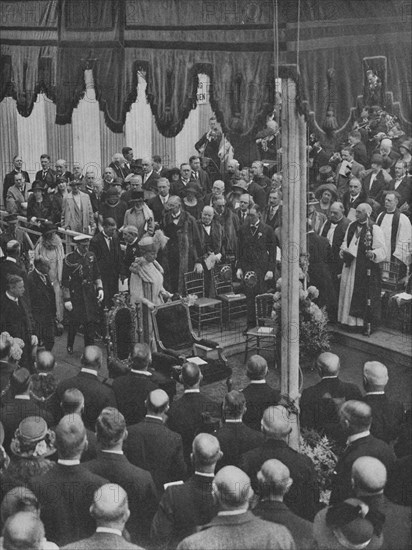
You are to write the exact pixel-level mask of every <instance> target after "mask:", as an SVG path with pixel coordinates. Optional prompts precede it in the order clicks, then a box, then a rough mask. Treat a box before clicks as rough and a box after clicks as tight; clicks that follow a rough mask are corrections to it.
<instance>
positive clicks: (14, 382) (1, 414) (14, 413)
mask: <svg viewBox="0 0 412 550" xmlns="http://www.w3.org/2000/svg"><path fill="white" fill-rule="evenodd" d="M28 416H35V417H41V418H44V420H45V421H46V422H47V424H48V425H49V426H52V425H53V420H54V419H53V416H52V415H51V413H49V412H48V411H46V410H44V409H42V408H41V407H40V405H39V403H38V401H36V400H35V399H34V398H33V397H32V395H31V379H30V373H29V371H28V370H27V369H25V368H18V369H16V370H15V371H13V372H12V374H11V375H10V386H9V389H8V391H7V393H6V395H5V396H3V397H2V399H1V409H0V421H1V423H2V424H3V428H4V448H5V450H6V452H9V447H10V443H11V440H12V438H13V437H14V433H15V431H16V430H17V428H18V427H19V424H20V422H21V421H22V420H23V419H24V418H27V417H28Z"/></svg>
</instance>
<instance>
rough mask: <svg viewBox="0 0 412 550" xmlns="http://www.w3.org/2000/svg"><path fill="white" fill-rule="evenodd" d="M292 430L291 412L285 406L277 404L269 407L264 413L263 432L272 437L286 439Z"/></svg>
mask: <svg viewBox="0 0 412 550" xmlns="http://www.w3.org/2000/svg"><path fill="white" fill-rule="evenodd" d="M291 431H292V425H291V422H290V418H289V412H288V410H287V409H286V408H285V407H282V406H281V405H277V406H276V407H268V408H267V409H266V410H265V412H264V413H263V418H262V432H263V433H264V435H265V436H266V437H268V438H271V439H284V438H285V437H287V436H288V435H289V434H290V432H291Z"/></svg>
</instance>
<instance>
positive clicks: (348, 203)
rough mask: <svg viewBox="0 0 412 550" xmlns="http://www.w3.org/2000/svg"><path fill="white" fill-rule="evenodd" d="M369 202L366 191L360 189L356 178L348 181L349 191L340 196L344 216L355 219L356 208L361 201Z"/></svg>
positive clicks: (360, 185) (359, 183)
mask: <svg viewBox="0 0 412 550" xmlns="http://www.w3.org/2000/svg"><path fill="white" fill-rule="evenodd" d="M365 202H366V203H369V201H368V195H367V193H366V192H365V191H364V190H363V189H362V184H361V182H360V181H359V180H358V179H357V178H352V179H351V180H350V181H349V191H346V192H345V193H344V194H343V197H342V204H343V208H344V211H345V216H346V217H347V218H348V219H349V220H350V221H351V222H353V221H354V220H355V219H356V209H357V207H358V206H359V205H360V204H362V203H365Z"/></svg>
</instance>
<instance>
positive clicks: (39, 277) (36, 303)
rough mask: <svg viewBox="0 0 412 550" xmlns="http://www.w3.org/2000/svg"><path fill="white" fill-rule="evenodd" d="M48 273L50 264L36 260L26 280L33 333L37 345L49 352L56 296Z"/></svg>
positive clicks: (53, 329)
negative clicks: (36, 339) (33, 326)
mask: <svg viewBox="0 0 412 550" xmlns="http://www.w3.org/2000/svg"><path fill="white" fill-rule="evenodd" d="M49 271H50V262H49V261H48V260H47V259H46V258H43V257H41V258H36V259H35V260H34V269H33V271H31V272H30V273H29V275H28V277H27V279H28V292H29V295H30V303H31V311H32V314H33V320H34V323H35V333H36V335H37V337H38V339H39V344H40V345H41V346H42V345H44V347H45V349H46V350H48V351H51V350H52V349H53V346H54V331H55V325H54V322H55V319H56V295H55V293H54V289H53V285H52V283H51V281H50V278H49Z"/></svg>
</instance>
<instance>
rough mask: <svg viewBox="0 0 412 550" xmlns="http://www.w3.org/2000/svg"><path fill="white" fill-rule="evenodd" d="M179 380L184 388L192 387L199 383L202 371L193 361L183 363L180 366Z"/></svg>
mask: <svg viewBox="0 0 412 550" xmlns="http://www.w3.org/2000/svg"><path fill="white" fill-rule="evenodd" d="M180 380H181V382H182V384H183V385H184V386H185V387H186V388H193V387H194V386H197V385H199V384H200V382H201V380H202V373H201V371H200V368H199V366H198V365H196V364H195V363H185V364H184V365H183V367H182V372H181V374H180Z"/></svg>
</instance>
